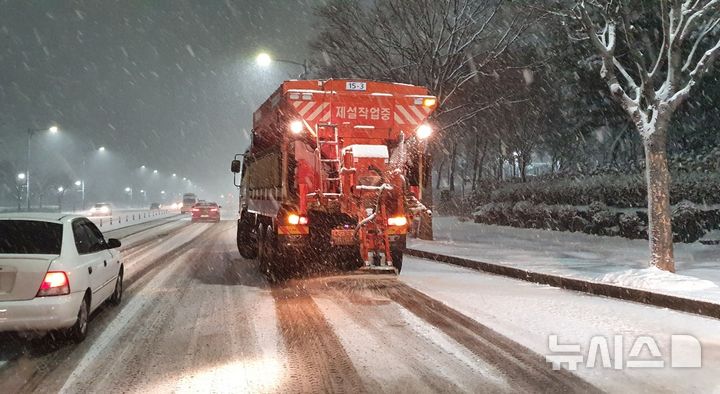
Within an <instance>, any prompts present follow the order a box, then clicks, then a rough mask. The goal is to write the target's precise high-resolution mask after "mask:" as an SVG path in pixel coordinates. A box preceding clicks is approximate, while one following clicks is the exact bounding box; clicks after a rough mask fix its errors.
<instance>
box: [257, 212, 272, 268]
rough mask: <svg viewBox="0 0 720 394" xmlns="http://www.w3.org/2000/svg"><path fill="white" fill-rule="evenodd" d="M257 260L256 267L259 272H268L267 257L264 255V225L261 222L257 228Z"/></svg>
mask: <svg viewBox="0 0 720 394" xmlns="http://www.w3.org/2000/svg"><path fill="white" fill-rule="evenodd" d="M256 231H257V239H256V244H257V260H258V268H260V272H262V273H263V274H267V273H268V268H269V267H268V259H267V257H266V253H265V252H266V251H265V226H264V225H263V224H259V225H258V228H257V230H256Z"/></svg>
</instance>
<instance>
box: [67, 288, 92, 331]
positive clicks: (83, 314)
mask: <svg viewBox="0 0 720 394" xmlns="http://www.w3.org/2000/svg"><path fill="white" fill-rule="evenodd" d="M89 317H90V302H88V297H87V296H85V297H84V298H83V300H82V304H80V310H78V314H77V320H76V321H75V324H74V325H73V326H72V327H70V328H69V329H68V337H69V338H70V339H71V340H72V341H73V342H75V343H80V342H82V341H84V340H85V337H86V336H87V331H88V319H89Z"/></svg>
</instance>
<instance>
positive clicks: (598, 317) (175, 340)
mask: <svg viewBox="0 0 720 394" xmlns="http://www.w3.org/2000/svg"><path fill="white" fill-rule="evenodd" d="M148 227H149V228H148V230H147V231H144V232H136V233H135V234H133V235H126V236H125V237H124V238H123V243H124V246H123V247H124V248H125V250H124V261H125V264H126V280H127V282H126V285H127V287H126V294H125V299H124V301H123V303H122V305H121V306H120V307H119V308H111V307H108V308H104V309H103V310H101V311H100V312H99V313H96V314H95V315H94V316H93V319H92V321H91V326H90V332H89V335H88V338H87V339H86V341H85V342H83V343H82V344H80V345H73V344H70V343H67V342H52V341H48V340H47V339H44V340H43V339H32V340H26V339H22V338H18V337H16V336H12V335H11V336H8V335H5V336H3V337H2V338H0V340H1V341H0V360H5V361H6V364H5V365H4V366H1V367H0V392H33V391H36V392H57V391H62V392H68V393H75V392H153V393H155V392H258V391H259V392H328V391H332V392H337V391H342V392H407V393H417V392H507V391H513V392H518V391H520V392H537V391H542V392H593V391H597V390H598V389H600V390H610V391H620V389H621V388H622V387H623V383H624V382H627V383H628V387H631V388H636V389H637V388H643V390H647V391H671V390H684V391H712V389H713V388H714V389H717V382H718V378H717V377H716V376H713V374H714V373H713V371H717V370H718V365H717V362H718V361H717V360H720V354H719V353H718V346H720V344H718V342H717V336H716V335H717V333H718V332H720V323H719V322H717V321H715V320H710V319H702V318H699V317H696V316H691V315H685V314H678V313H675V312H669V311H665V310H661V309H657V308H651V307H646V306H639V305H635V304H631V303H627V302H622V301H618V300H612V299H605V298H597V297H590V296H584V295H578V294H577V293H572V292H567V291H562V290H557V289H552V288H547V287H543V286H536V285H532V284H529V283H525V282H521V281H513V280H510V279H506V278H499V277H495V276H491V275H485V274H481V273H477V272H473V271H468V270H461V269H458V268H454V267H449V266H445V265H442V264H437V263H432V262H428V261H422V260H417V259H408V261H407V263H406V265H405V268H404V270H405V271H404V272H403V275H401V276H400V278H399V279H394V278H378V277H366V276H349V277H324V278H315V279H302V280H294V281H290V282H287V283H283V284H269V283H268V282H267V281H266V280H265V278H264V277H263V276H261V275H260V274H259V273H258V272H257V269H256V268H255V264H254V263H253V262H251V261H246V260H243V259H242V258H240V257H239V255H238V253H237V249H236V246H235V224H234V222H232V221H223V222H221V223H219V224H208V223H203V224H190V223H189V221H188V220H187V219H186V218H185V219H183V220H180V221H169V220H168V221H167V222H165V223H162V224H160V225H158V226H149V225H148ZM126 231H127V230H126ZM118 236H120V235H118ZM613 314H617V316H616V317H613ZM633 315H637V316H636V317H637V319H634V318H633ZM653 322H654V323H656V325H653V324H652V323H653ZM608 330H616V331H617V333H620V334H621V333H633V334H636V333H643V332H645V330H654V331H651V332H649V333H648V335H653V334H657V333H659V332H663V334H669V333H670V332H673V331H674V330H685V331H684V332H689V333H693V334H695V335H697V336H698V337H699V338H700V339H701V340H703V341H705V342H706V343H704V345H706V346H707V347H706V349H708V352H709V353H708V355H709V357H706V358H707V359H708V360H707V363H708V364H707V367H706V368H702V369H694V370H692V371H690V372H687V374H685V373H686V372H685V371H665V373H666V374H668V376H672V377H670V378H665V377H664V378H662V379H657V380H656V375H657V374H659V373H658V372H657V371H656V372H654V373H655V375H654V374H652V373H635V374H633V373H626V372H625V371H614V370H610V371H600V370H581V371H579V375H576V374H572V373H570V372H567V371H559V372H558V371H553V370H552V369H551V367H550V364H548V363H547V362H546V361H545V359H544V357H543V356H541V354H543V353H545V346H546V345H547V337H546V334H547V333H557V334H559V335H561V338H562V339H565V338H567V340H568V341H573V340H583V339H585V338H586V336H587V335H590V334H591V333H594V332H597V333H598V334H605V333H606V332H608ZM666 330H667V332H665V331H666ZM565 335H567V336H565ZM714 335H715V337H713V336H714ZM713 338H714V340H715V342H712V340H713ZM672 374H675V375H672ZM588 382H589V383H588Z"/></svg>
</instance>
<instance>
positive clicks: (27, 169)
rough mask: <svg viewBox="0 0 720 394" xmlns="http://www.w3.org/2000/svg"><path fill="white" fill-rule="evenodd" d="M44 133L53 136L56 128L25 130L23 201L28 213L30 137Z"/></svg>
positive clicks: (56, 130)
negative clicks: (24, 200)
mask: <svg viewBox="0 0 720 394" xmlns="http://www.w3.org/2000/svg"><path fill="white" fill-rule="evenodd" d="M45 131H49V132H50V133H51V134H55V133H57V132H58V127H57V126H51V127H49V128H46V129H33V128H29V129H27V156H26V157H25V199H26V200H27V210H28V211H30V153H31V149H30V147H31V146H32V144H31V142H32V137H33V136H35V134H36V133H41V132H45Z"/></svg>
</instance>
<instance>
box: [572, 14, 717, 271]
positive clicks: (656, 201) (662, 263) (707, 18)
mask: <svg viewBox="0 0 720 394" xmlns="http://www.w3.org/2000/svg"><path fill="white" fill-rule="evenodd" d="M575 11H576V14H575V16H576V17H577V18H578V20H579V21H580V22H581V24H582V26H583V28H584V32H585V33H586V35H587V37H588V38H589V40H590V42H591V43H592V45H593V47H594V48H595V49H596V52H597V53H598V54H599V55H600V58H601V61H602V68H601V72H600V74H601V76H602V78H603V79H604V80H605V81H606V82H607V85H608V87H609V89H610V92H611V95H612V96H613V97H614V99H615V100H616V101H617V102H618V103H619V104H620V105H621V106H622V108H623V110H624V111H625V112H626V113H627V115H628V116H629V117H630V119H631V120H632V122H633V124H634V125H635V128H636V130H637V132H638V133H639V134H640V136H641V137H642V139H643V144H644V148H645V162H646V164H645V167H646V170H645V172H646V176H647V186H648V215H649V222H650V226H649V236H650V251H651V264H652V265H654V266H656V267H658V268H660V269H663V270H666V271H671V272H674V271H675V262H674V257H673V243H672V240H673V234H672V225H671V215H670V197H669V185H670V172H669V170H668V162H667V138H668V127H669V124H670V121H671V119H672V116H673V114H674V112H675V111H676V110H677V108H678V106H680V104H682V103H683V102H684V101H685V100H686V99H687V98H688V97H689V95H690V93H691V91H692V89H693V88H694V87H695V86H696V85H697V84H698V83H699V82H700V80H701V79H702V77H703V76H704V75H705V74H706V73H708V72H709V71H710V69H711V67H712V65H713V63H714V62H715V59H716V58H717V56H718V53H720V41H719V40H718V38H717V36H718V34H717V33H718V29H717V27H718V23H720V15H719V14H720V0H686V1H681V0H655V1H653V2H644V10H640V11H639V10H637V9H630V6H629V5H627V4H626V2H624V1H615V0H604V1H602V0H586V1H578V2H577V4H576V7H575ZM643 11H644V13H643ZM653 19H655V20H658V22H659V25H660V26H661V28H660V29H658V30H659V32H658V33H657V34H655V32H654V31H653V30H652V29H651V28H649V27H648V25H650V26H651V25H652V23H651V22H652V20H653ZM649 20H650V23H648V21H649ZM656 43H657V44H658V45H659V46H656V45H655V44H656Z"/></svg>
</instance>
